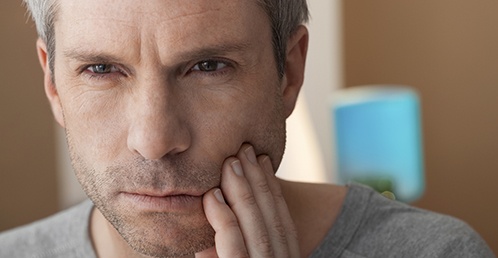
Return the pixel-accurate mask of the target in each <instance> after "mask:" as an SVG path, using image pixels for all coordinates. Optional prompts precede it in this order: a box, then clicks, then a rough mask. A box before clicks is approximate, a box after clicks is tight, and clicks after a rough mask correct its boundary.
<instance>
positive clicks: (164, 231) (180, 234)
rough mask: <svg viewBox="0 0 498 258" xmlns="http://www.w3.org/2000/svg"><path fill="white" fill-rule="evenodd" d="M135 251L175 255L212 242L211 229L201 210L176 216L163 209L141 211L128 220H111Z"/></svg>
mask: <svg viewBox="0 0 498 258" xmlns="http://www.w3.org/2000/svg"><path fill="white" fill-rule="evenodd" d="M111 224H113V226H114V227H115V228H116V229H117V231H118V232H119V234H120V235H121V236H122V237H123V239H124V240H125V241H126V242H127V243H128V245H129V246H130V247H131V248H132V249H134V250H135V251H136V252H138V253H141V254H144V255H148V256H152V257H178V256H185V255H189V254H194V253H196V252H200V251H202V250H205V249H208V248H210V247H212V246H214V230H213V228H212V227H211V225H210V224H209V223H208V221H207V219H206V217H205V216H204V213H202V214H198V215H197V216H196V215H190V216H178V215H171V214H163V213H153V214H147V215H141V216H140V217H139V218H135V219H131V220H130V221H129V223H126V222H118V221H114V222H112V221H111Z"/></svg>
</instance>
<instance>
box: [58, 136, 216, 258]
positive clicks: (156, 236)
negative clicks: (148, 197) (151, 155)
mask: <svg viewBox="0 0 498 258" xmlns="http://www.w3.org/2000/svg"><path fill="white" fill-rule="evenodd" d="M69 135H70V134H69V133H67V134H66V137H67V141H68V145H69V149H70V154H71V155H70V156H71V162H72V165H73V168H74V170H75V173H76V176H77V178H78V181H79V182H80V184H81V185H82V187H83V190H84V191H85V193H86V194H87V196H88V197H89V198H90V200H92V201H93V203H94V204H95V206H96V208H98V209H99V211H100V212H101V213H102V214H103V215H104V217H105V218H106V219H107V221H109V223H110V224H111V225H112V226H113V227H114V228H115V229H116V230H117V232H118V233H119V235H121V237H122V238H123V239H124V240H125V241H126V243H127V244H128V245H129V246H130V247H131V248H132V249H133V250H134V251H136V252H138V253H140V254H143V255H147V256H150V257H178V256H185V255H189V254H194V253H196V252H199V251H202V250H205V249H207V248H209V247H212V246H213V245H214V230H213V229H212V227H211V225H210V224H209V222H208V221H207V219H206V217H205V215H204V212H203V210H202V209H200V210H199V211H198V212H197V213H196V214H194V215H192V214H189V215H183V214H169V213H159V212H150V213H136V212H133V210H132V207H123V205H120V203H118V202H116V198H117V191H119V188H120V187H126V186H131V185H133V186H132V187H135V188H136V187H138V188H140V187H144V188H147V187H149V188H150V187H157V188H161V187H162V186H166V187H168V186H174V187H178V188H182V187H192V186H195V187H196V188H200V189H206V188H212V187H215V186H218V185H219V182H220V172H219V171H221V168H220V167H219V166H217V165H214V164H203V165H202V166H195V165H193V164H194V163H193V162H190V161H188V160H176V161H172V162H170V164H164V163H161V162H155V161H146V160H143V159H139V158H137V159H135V160H134V161H133V162H130V163H129V164H120V165H115V166H110V167H108V168H107V169H105V171H103V172H98V171H96V170H95V169H92V168H90V167H89V166H87V165H86V163H85V162H84V161H83V160H82V159H81V158H80V156H79V155H78V154H77V153H76V152H75V151H74V149H73V148H72V145H71V139H70V136H69ZM201 167H202V168H201ZM194 172H195V174H193V173H194Z"/></svg>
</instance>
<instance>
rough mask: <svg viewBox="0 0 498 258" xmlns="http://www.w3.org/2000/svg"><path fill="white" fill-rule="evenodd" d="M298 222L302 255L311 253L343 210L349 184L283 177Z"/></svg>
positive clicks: (292, 210)
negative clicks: (289, 179) (314, 181)
mask: <svg viewBox="0 0 498 258" xmlns="http://www.w3.org/2000/svg"><path fill="white" fill-rule="evenodd" d="M280 185H281V187H282V192H283V195H284V198H285V200H286V202H287V206H288V207H289V211H290V214H291V217H292V219H293V220H294V224H295V226H296V229H297V232H298V237H299V250H300V251H301V255H300V256H301V257H308V256H309V255H310V254H311V253H312V252H313V250H315V249H316V248H317V247H318V246H319V245H320V243H321V242H322V241H323V239H324V238H325V236H326V235H327V233H328V232H329V230H330V229H331V228H332V225H333V224H334V223H335V221H336V219H337V217H338V216H339V214H340V211H341V208H342V205H343V202H344V199H345V197H346V193H347V188H346V187H344V186H337V185H330V184H311V183H299V182H289V181H284V180H280Z"/></svg>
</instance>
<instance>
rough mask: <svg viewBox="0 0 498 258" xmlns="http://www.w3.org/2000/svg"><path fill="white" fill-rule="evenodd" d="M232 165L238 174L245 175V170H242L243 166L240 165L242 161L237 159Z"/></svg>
mask: <svg viewBox="0 0 498 258" xmlns="http://www.w3.org/2000/svg"><path fill="white" fill-rule="evenodd" d="M230 165H231V166H232V170H233V172H235V174H236V175H238V176H244V172H243V171H242V166H241V165H240V161H238V160H235V161H233V162H232V164H230Z"/></svg>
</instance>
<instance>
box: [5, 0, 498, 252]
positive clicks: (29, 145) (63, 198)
mask: <svg viewBox="0 0 498 258" xmlns="http://www.w3.org/2000/svg"><path fill="white" fill-rule="evenodd" d="M309 4H310V9H311V14H312V19H311V22H310V24H309V30H310V33H311V39H310V52H309V59H308V60H309V61H308V63H307V71H306V82H305V86H304V90H303V92H302V95H301V97H300V100H299V103H298V105H297V108H296V111H295V113H294V114H293V115H292V116H291V118H290V119H289V121H288V131H289V136H288V138H289V142H288V149H287V153H286V156H285V158H284V161H283V164H282V165H281V168H280V170H279V172H278V174H279V175H280V176H281V177H283V178H287V179H291V180H303V181H309V182H337V171H336V165H335V164H336V159H335V150H334V142H335V139H334V136H333V135H334V126H333V124H332V123H331V117H330V110H329V98H330V97H331V96H332V95H333V94H334V92H335V91H337V90H341V89H343V88H348V87H352V86H358V85H369V84H403V85H409V86H411V87H413V88H414V89H415V90H417V92H418V93H419V96H420V98H421V107H422V111H421V112H422V134H423V153H424V170H425V185H426V186H425V192H424V194H423V196H422V197H421V198H420V199H419V200H417V201H415V202H414V203H412V204H413V205H415V206H418V207H421V208H425V209H430V210H433V211H437V212H441V213H445V214H449V215H452V216H454V217H457V218H460V219H462V220H464V221H466V222H467V223H469V224H470V225H471V226H472V227H473V228H474V229H475V230H476V231H478V232H479V233H480V234H481V235H482V236H483V238H484V239H485V240H486V241H487V242H488V244H489V245H490V246H491V248H492V249H493V250H494V252H495V253H498V241H496V240H497V239H498V220H496V218H497V217H498V186H497V185H498V158H497V157H495V155H497V154H498V137H497V136H496V134H498V119H497V117H498V115H497V114H496V110H498V72H496V70H497V68H498V47H497V46H498V33H496V29H495V28H496V26H497V25H498V16H497V15H496V10H498V1H486V0H477V1H466V0H420V1H389V0H376V1H360V0H343V1H339V0H332V1H322V0H310V1H309ZM0 35H1V36H0V38H1V39H0V231H2V230H5V229H9V228H12V227H15V226H18V225H22V224H25V223H28V222H30V221H33V220H36V219H39V218H42V217H45V216H48V215H50V214H52V213H54V212H56V211H58V210H60V209H63V208H65V207H68V206H70V205H72V204H74V203H76V202H78V201H79V200H81V199H82V198H84V195H83V194H82V193H81V190H80V189H79V186H78V184H77V183H75V180H74V176H73V175H72V172H71V168H70V165H69V163H68V161H67V154H66V150H65V145H64V144H65V143H64V137H63V133H62V131H61V130H60V129H59V128H58V127H57V126H56V124H55V122H54V121H53V118H52V115H51V112H50V108H49V105H48V103H47V101H46V100H45V95H44V92H43V83H42V82H43V81H42V72H41V69H40V68H39V65H38V60H37V56H36V51H35V40H36V32H35V28H34V25H33V23H32V22H31V21H30V20H29V19H28V17H27V15H26V14H25V10H24V8H23V7H22V6H21V3H20V1H0Z"/></svg>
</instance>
